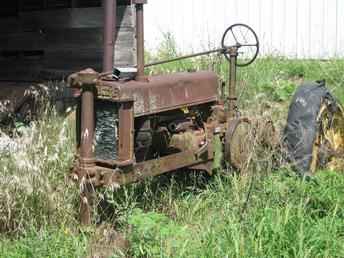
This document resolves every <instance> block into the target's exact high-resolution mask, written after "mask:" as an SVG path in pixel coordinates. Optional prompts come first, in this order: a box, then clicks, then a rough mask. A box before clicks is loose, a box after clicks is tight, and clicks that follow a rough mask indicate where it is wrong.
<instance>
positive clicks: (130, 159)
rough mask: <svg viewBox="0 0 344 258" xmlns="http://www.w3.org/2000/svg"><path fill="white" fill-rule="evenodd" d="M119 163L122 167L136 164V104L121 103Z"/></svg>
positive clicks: (119, 113)
mask: <svg viewBox="0 0 344 258" xmlns="http://www.w3.org/2000/svg"><path fill="white" fill-rule="evenodd" d="M118 115H119V130H118V136H119V144H118V162H119V163H121V164H122V165H130V164H133V163H134V102H133V101H132V100H130V101H126V102H122V103H120V107H119V110H118Z"/></svg>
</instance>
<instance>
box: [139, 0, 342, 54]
mask: <svg viewBox="0 0 344 258" xmlns="http://www.w3.org/2000/svg"><path fill="white" fill-rule="evenodd" d="M145 8H146V17H145V21H146V27H145V31H146V42H147V45H148V47H150V48H152V49H154V48H156V47H157V45H158V42H159V41H161V39H162V38H163V33H166V32H171V33H172V34H173V35H174V37H175V39H176V41H177V44H178V46H179V47H180V48H181V49H182V50H183V52H191V51H193V50H194V51H195V50H199V49H207V48H209V47H213V46H218V45H219V44H220V40H221V35H222V33H223V31H224V30H225V28H226V27H228V26H229V25H231V24H233V23H237V22H243V23H247V24H248V25H250V26H251V27H253V28H254V29H255V30H256V32H257V34H258V36H259V38H260V41H261V45H262V53H263V54H264V55H268V54H275V55H284V56H289V57H297V58H331V57H343V56H344V0H149V1H148V5H146V7H145Z"/></svg>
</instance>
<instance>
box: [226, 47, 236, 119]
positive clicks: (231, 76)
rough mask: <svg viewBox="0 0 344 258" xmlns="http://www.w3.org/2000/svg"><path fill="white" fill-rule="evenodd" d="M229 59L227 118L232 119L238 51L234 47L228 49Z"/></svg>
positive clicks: (234, 107) (234, 110) (234, 113)
mask: <svg viewBox="0 0 344 258" xmlns="http://www.w3.org/2000/svg"><path fill="white" fill-rule="evenodd" d="M229 57H230V60H229V62H230V67H229V82H228V83H229V85H228V117H230V118H233V117H235V115H236V113H237V103H236V102H237V97H236V62H237V57H238V49H237V48H236V47H232V48H230V49H229Z"/></svg>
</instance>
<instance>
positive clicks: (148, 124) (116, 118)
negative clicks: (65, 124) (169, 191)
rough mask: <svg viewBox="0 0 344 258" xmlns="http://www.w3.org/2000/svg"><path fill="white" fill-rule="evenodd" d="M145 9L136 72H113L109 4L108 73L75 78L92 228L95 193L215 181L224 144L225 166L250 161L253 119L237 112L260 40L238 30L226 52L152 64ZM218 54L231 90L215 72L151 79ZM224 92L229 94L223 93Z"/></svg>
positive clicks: (84, 214) (86, 210) (77, 175)
mask: <svg viewBox="0 0 344 258" xmlns="http://www.w3.org/2000/svg"><path fill="white" fill-rule="evenodd" d="M145 3H146V1H145V0H135V1H133V4H135V7H136V40H137V66H136V67H129V68H115V69H114V68H113V67H114V65H113V60H114V58H113V52H114V51H113V40H112V38H113V30H112V28H113V27H114V26H113V23H114V21H115V17H114V16H115V15H114V14H115V13H116V12H115V11H113V10H114V9H115V8H116V2H115V1H114V0H106V1H105V19H104V20H105V24H104V56H103V71H102V73H98V72H96V71H94V70H93V69H86V70H83V71H80V72H77V73H74V74H72V75H71V76H70V77H69V85H70V87H72V88H73V89H74V90H75V91H76V92H78V93H77V98H78V103H79V104H78V107H77V112H76V123H77V126H76V128H77V136H78V137H77V138H78V139H77V158H76V161H75V165H74V167H73V168H72V176H73V178H74V179H75V180H76V181H77V182H79V183H80V184H82V186H83V187H81V189H83V190H82V193H81V210H80V215H81V217H80V218H81V222H82V223H86V224H87V223H90V222H91V210H92V207H91V205H92V201H91V199H92V198H91V195H92V192H93V190H94V189H95V188H98V187H115V188H116V187H120V186H122V185H126V184H129V183H133V182H137V181H139V180H142V179H144V178H147V177H152V176H157V175H161V174H163V173H167V172H172V171H176V170H179V169H186V170H187V169H192V170H203V171H207V172H208V173H209V174H212V172H213V171H212V170H213V168H212V164H213V160H214V154H215V152H216V150H215V142H216V139H220V141H221V144H222V145H223V148H222V150H223V157H224V158H223V159H224V161H226V162H228V163H229V164H231V166H232V167H234V168H236V169H240V168H241V166H242V160H243V159H244V158H245V155H247V153H245V146H242V147H239V149H238V145H240V143H242V142H244V141H243V138H242V137H243V136H244V135H245V133H247V129H245V128H247V127H248V125H249V124H250V120H249V119H247V118H243V117H240V114H239V112H238V110H237V109H238V108H237V97H236V72H237V71H236V70H237V67H242V66H247V65H249V64H251V63H252V62H253V61H254V60H255V59H256V57H257V55H258V52H259V42H258V38H257V35H256V33H255V32H254V31H253V30H252V29H251V28H250V27H249V26H247V25H244V24H235V25H232V26H230V27H229V28H228V29H227V30H226V31H225V33H224V35H223V38H222V44H221V47H220V48H218V49H215V50H211V51H207V52H202V53H197V54H192V55H187V56H182V57H179V58H175V59H172V60H166V61H161V62H155V63H151V64H145V63H144V28H143V6H144V4H145ZM212 53H222V54H223V55H224V56H225V58H226V59H227V60H228V62H229V67H230V69H229V80H228V84H227V86H226V87H221V85H219V84H220V83H219V81H220V80H219V78H218V76H217V75H216V74H215V73H214V72H211V71H197V72H183V73H177V74H169V75H159V76H146V75H145V73H144V69H145V67H149V66H153V65H159V64H163V63H167V62H173V61H177V60H181V59H184V58H191V57H195V56H200V55H209V54H212ZM239 55H242V57H241V58H240V60H239V58H238V56H239ZM220 88H225V90H223V92H222V93H220V94H219V89H220ZM242 145H245V144H242ZM234 149H235V151H234ZM222 150H221V151H222Z"/></svg>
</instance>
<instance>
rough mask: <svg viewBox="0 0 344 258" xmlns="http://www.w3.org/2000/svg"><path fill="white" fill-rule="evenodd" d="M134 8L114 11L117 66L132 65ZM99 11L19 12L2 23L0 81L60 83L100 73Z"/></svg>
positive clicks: (72, 9) (124, 7) (100, 25)
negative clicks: (73, 74)
mask: <svg viewBox="0 0 344 258" xmlns="http://www.w3.org/2000/svg"><path fill="white" fill-rule="evenodd" d="M134 10H135V9H134V8H133V7H132V6H130V5H129V6H120V7H118V9H117V33H116V35H115V43H116V45H115V64H116V65H118V66H122V65H133V64H134V63H135V62H136V61H135V45H136V43H135V26H134V24H135V18H134V17H135V15H134ZM102 31H103V8H102V7H92V8H69V9H66V8H64V9H58V10H44V11H32V12H20V13H19V15H18V16H17V17H8V18H1V19H0V79H1V80H18V79H20V80H35V79H38V78H39V79H41V78H45V79H60V78H62V77H64V76H66V75H68V74H70V73H71V72H74V71H77V70H80V69H83V68H87V67H92V68H94V69H96V70H98V71H101V65H102V53H103V50H102V48H103V34H102Z"/></svg>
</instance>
